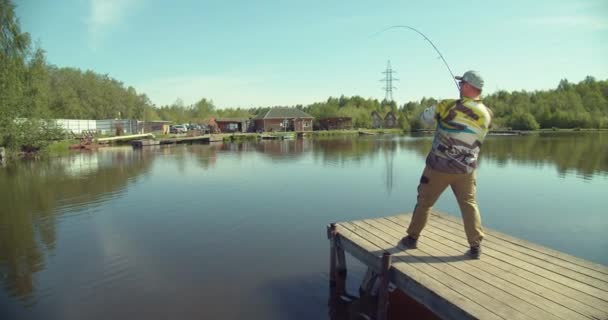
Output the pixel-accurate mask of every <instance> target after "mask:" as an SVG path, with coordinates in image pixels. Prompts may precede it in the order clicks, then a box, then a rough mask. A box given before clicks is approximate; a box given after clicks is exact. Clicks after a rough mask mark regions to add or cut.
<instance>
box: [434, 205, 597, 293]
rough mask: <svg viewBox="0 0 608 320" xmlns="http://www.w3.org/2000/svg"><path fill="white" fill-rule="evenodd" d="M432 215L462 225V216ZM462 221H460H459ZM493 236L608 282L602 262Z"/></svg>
mask: <svg viewBox="0 0 608 320" xmlns="http://www.w3.org/2000/svg"><path fill="white" fill-rule="evenodd" d="M431 215H432V216H433V217H436V218H440V219H445V220H448V221H451V222H454V223H456V224H460V225H462V221H461V220H459V219H460V218H458V217H454V216H451V215H449V214H447V213H443V212H439V211H436V210H433V211H432V212H431ZM459 221H460V222H459ZM491 232H492V237H493V238H495V239H497V240H498V239H499V240H502V241H503V242H506V243H509V244H512V245H513V248H514V249H516V248H520V249H522V252H524V253H527V254H530V255H534V256H536V257H542V258H543V259H547V261H550V262H551V263H554V264H557V265H562V264H563V265H564V266H566V267H570V266H571V265H575V266H577V267H581V268H579V269H578V270H579V272H581V273H584V274H587V275H589V276H592V277H595V278H597V279H600V280H602V281H604V282H608V267H607V266H603V265H601V264H597V263H593V262H590V261H587V260H583V259H581V258H578V257H575V256H572V255H569V254H566V253H563V252H560V251H556V250H553V249H550V248H547V247H543V246H541V245H538V244H535V243H531V242H528V241H525V240H522V239H518V238H515V237H512V236H509V235H507V234H504V233H501V232H499V231H496V230H491ZM490 240H491V239H490Z"/></svg>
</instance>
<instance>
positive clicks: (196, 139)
mask: <svg viewBox="0 0 608 320" xmlns="http://www.w3.org/2000/svg"><path fill="white" fill-rule="evenodd" d="M211 138H212V135H210V134H205V135H202V136H194V137H175V138H166V139H160V140H159V141H160V144H178V143H188V142H189V143H193V142H210V141H211Z"/></svg>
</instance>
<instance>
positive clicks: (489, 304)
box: [340, 222, 532, 319]
mask: <svg viewBox="0 0 608 320" xmlns="http://www.w3.org/2000/svg"><path fill="white" fill-rule="evenodd" d="M340 225H341V226H345V227H347V228H349V229H350V230H351V231H352V232H355V233H356V234H357V235H359V236H360V237H362V238H364V239H366V240H367V241H369V242H371V243H373V244H374V245H375V247H378V248H381V249H382V250H386V251H388V252H389V253H391V254H393V259H394V261H395V263H394V264H393V268H395V269H397V270H402V272H403V274H409V271H408V270H404V269H402V268H404V267H407V269H411V266H412V265H415V266H416V268H417V270H418V271H421V270H423V272H424V273H425V274H426V275H422V277H421V275H420V274H419V275H418V276H416V275H410V277H411V278H412V279H414V280H416V281H423V280H424V279H426V278H428V277H431V278H433V279H434V280H436V281H438V282H440V283H442V284H443V285H444V286H447V287H449V288H451V289H453V290H456V291H457V292H459V293H460V294H461V295H462V296H464V297H466V298H468V299H469V300H470V301H474V302H476V303H477V304H479V305H480V306H481V307H482V308H484V309H485V310H487V312H489V313H490V314H494V315H496V316H498V317H500V318H504V319H532V318H531V317H529V316H527V315H526V314H524V313H522V312H520V311H518V310H515V309H513V308H511V307H509V306H508V305H506V304H504V303H502V302H501V301H500V300H497V299H495V298H494V297H492V296H490V295H487V294H485V293H484V292H482V291H480V290H478V289H476V288H474V287H471V286H470V285H469V284H468V283H466V282H465V281H463V280H461V279H458V278H456V277H454V276H452V275H450V274H446V273H444V272H443V271H441V270H439V269H437V268H435V264H433V263H428V264H427V263H426V262H425V260H423V259H421V258H419V257H417V256H414V255H410V254H409V253H407V252H405V251H403V250H401V249H399V248H397V247H396V243H387V242H385V241H384V240H382V239H381V238H379V237H378V236H377V235H375V234H373V233H370V232H368V231H367V230H365V229H364V228H360V227H358V226H357V225H354V224H351V223H348V222H346V223H340ZM396 261H399V262H402V263H399V262H396ZM441 296H443V294H441ZM412 297H414V298H416V295H413V296H412ZM441 299H442V301H443V302H444V303H447V302H448V300H447V299H446V298H445V297H442V298H441ZM457 305H458V306H459V307H460V308H462V309H463V310H467V307H466V306H460V305H459V304H457ZM427 307H429V308H430V309H431V310H432V311H433V312H435V313H437V314H444V310H442V309H441V308H440V309H438V310H436V309H433V308H432V307H431V306H427ZM445 316H446V317H447V318H450V317H451V315H445ZM479 318H481V319H483V318H485V316H483V317H479Z"/></svg>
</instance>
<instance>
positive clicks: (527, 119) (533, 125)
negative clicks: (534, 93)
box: [507, 112, 540, 130]
mask: <svg viewBox="0 0 608 320" xmlns="http://www.w3.org/2000/svg"><path fill="white" fill-rule="evenodd" d="M507 125H508V126H509V127H511V128H512V129H514V130H538V129H539V128H540V125H539V124H538V122H536V119H534V116H533V115H531V114H530V113H528V112H524V113H516V114H514V115H512V116H510V117H509V119H508V122H507Z"/></svg>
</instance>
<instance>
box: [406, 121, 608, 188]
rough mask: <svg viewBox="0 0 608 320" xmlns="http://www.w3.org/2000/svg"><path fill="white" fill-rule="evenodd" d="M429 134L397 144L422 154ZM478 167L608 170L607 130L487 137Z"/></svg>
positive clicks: (586, 173)
mask: <svg viewBox="0 0 608 320" xmlns="http://www.w3.org/2000/svg"><path fill="white" fill-rule="evenodd" d="M431 144H432V140H431V137H429V136H419V137H416V138H411V139H410V138H406V139H402V140H400V142H399V145H400V147H402V148H405V149H409V150H413V151H415V152H416V153H417V154H418V155H419V156H420V157H426V154H427V153H428V151H429V150H430V148H431ZM480 156H481V158H480V166H483V162H484V161H493V162H496V163H497V164H498V166H505V165H507V164H508V163H510V162H514V163H520V164H525V165H533V166H543V165H554V166H555V167H556V169H557V171H558V173H559V175H560V176H565V175H566V174H567V173H569V172H575V173H576V174H577V175H578V176H579V177H581V178H583V179H591V178H593V176H594V175H598V174H600V175H606V174H607V173H608V132H602V131H595V132H555V133H554V132H547V133H540V134H531V135H524V136H489V137H488V138H487V139H486V141H485V143H484V146H483V148H482V151H481V154H480Z"/></svg>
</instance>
